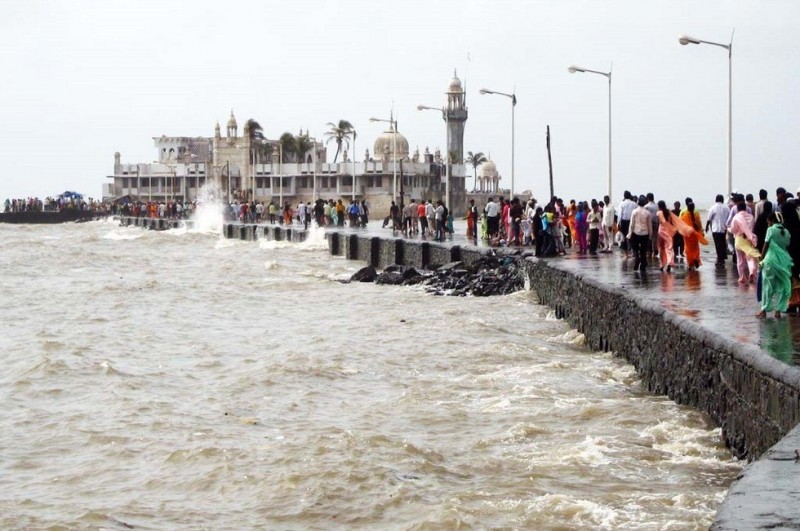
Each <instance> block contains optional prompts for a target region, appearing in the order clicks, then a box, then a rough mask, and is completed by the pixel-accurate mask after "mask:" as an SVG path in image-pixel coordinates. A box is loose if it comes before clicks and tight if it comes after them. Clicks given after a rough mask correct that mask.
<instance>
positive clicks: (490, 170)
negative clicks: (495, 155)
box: [480, 160, 497, 177]
mask: <svg viewBox="0 0 800 531" xmlns="http://www.w3.org/2000/svg"><path fill="white" fill-rule="evenodd" d="M480 175H481V177H497V165H496V164H495V163H494V162H492V161H491V160H487V161H486V162H484V163H483V164H481V171H480Z"/></svg>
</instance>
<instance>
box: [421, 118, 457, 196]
mask: <svg viewBox="0 0 800 531" xmlns="http://www.w3.org/2000/svg"><path fill="white" fill-rule="evenodd" d="M417 110H418V111H440V112H441V113H442V114H444V124H445V146H446V148H447V153H446V154H445V158H444V202H445V205H446V206H447V208H453V207H452V206H451V205H450V122H449V121H448V116H447V110H446V109H445V108H443V107H431V106H429V105H417Z"/></svg>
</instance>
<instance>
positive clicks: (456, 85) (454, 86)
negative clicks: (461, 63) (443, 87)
mask: <svg viewBox="0 0 800 531" xmlns="http://www.w3.org/2000/svg"><path fill="white" fill-rule="evenodd" d="M447 92H464V89H463V88H462V87H461V80H460V79H458V76H456V75H455V72H453V79H451V80H450V85H449V86H448V87H447Z"/></svg>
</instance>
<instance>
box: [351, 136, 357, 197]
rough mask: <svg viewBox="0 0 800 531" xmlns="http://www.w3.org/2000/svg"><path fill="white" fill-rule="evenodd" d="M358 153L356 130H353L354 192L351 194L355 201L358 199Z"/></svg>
mask: <svg viewBox="0 0 800 531" xmlns="http://www.w3.org/2000/svg"><path fill="white" fill-rule="evenodd" d="M356 153H358V152H357V151H356V132H355V130H353V183H352V184H353V187H352V189H353V192H352V195H351V199H352V200H353V201H355V200H356Z"/></svg>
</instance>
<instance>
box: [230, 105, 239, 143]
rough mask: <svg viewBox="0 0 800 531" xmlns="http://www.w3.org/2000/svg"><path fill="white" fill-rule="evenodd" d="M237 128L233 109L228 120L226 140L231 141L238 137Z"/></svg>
mask: <svg viewBox="0 0 800 531" xmlns="http://www.w3.org/2000/svg"><path fill="white" fill-rule="evenodd" d="M238 130H239V126H238V125H237V124H236V117H235V116H234V115H233V109H231V117H230V118H228V132H227V133H228V139H233V138H236V137H237V136H238V132H239V131H238Z"/></svg>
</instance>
